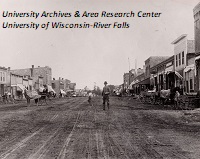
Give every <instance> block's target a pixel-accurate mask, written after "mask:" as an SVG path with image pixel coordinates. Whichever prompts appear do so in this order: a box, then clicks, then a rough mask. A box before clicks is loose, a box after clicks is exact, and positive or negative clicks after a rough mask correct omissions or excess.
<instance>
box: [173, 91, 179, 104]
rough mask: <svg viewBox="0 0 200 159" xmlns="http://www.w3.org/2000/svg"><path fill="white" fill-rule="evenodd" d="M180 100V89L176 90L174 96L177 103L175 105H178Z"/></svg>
mask: <svg viewBox="0 0 200 159" xmlns="http://www.w3.org/2000/svg"><path fill="white" fill-rule="evenodd" d="M179 101H180V93H179V91H178V90H176V92H175V96H174V102H175V103H174V104H175V106H178V104H179Z"/></svg>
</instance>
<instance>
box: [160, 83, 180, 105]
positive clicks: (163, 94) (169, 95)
mask: <svg viewBox="0 0 200 159" xmlns="http://www.w3.org/2000/svg"><path fill="white" fill-rule="evenodd" d="M176 91H178V92H179V91H180V88H179V87H174V88H171V89H167V90H164V89H162V90H161V91H160V93H159V94H160V100H161V101H162V105H163V106H164V105H165V103H166V102H167V101H171V104H174V99H175V95H176Z"/></svg>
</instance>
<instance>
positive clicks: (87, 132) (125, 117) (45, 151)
mask: <svg viewBox="0 0 200 159" xmlns="http://www.w3.org/2000/svg"><path fill="white" fill-rule="evenodd" d="M199 122H200V113H199V112H198V111H197V110H196V111H177V110H170V109H162V108H160V107H159V106H150V105H143V104H141V103H139V102H138V101H136V100H134V99H131V98H116V97H112V98H111V109H110V110H109V111H108V110H106V111H103V110H102V100H101V98H94V99H93V106H90V105H89V104H88V103H87V98H85V97H76V98H65V99H59V100H57V101H54V102H53V103H52V104H49V105H44V106H39V107H36V106H33V105H32V106H31V107H26V104H25V103H22V104H18V105H4V106H0V158H1V159H24V158H26V159H43V158H44V159H51V158H56V159H64V158H68V159H84V158H88V159H118V158H119V159H134V158H136V159H139V158H144V159H145V158H146V159H154V158H156V159H157V158H167V159H171V158H172V159H189V158H197V159H198V158H200V151H199V148H200V140H199V137H200V132H199V130H200V129H199V128H200V125H199Z"/></svg>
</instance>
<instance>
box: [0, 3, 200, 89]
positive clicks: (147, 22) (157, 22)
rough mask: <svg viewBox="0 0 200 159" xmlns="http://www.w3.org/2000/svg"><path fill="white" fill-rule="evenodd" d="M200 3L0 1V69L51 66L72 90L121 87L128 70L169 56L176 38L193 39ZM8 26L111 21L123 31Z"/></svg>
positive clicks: (54, 74) (53, 71)
mask: <svg viewBox="0 0 200 159" xmlns="http://www.w3.org/2000/svg"><path fill="white" fill-rule="evenodd" d="M197 3H199V0H123V1H121V0H109V1H108V0H95V1H93V0H74V1H71V0H51V1H50V0H28V1H27V0H17V1H16V0H1V1H0V6H1V7H0V12H1V16H0V22H1V27H0V48H1V52H0V55H1V56H0V66H4V67H11V69H18V68H29V67H31V65H35V67H37V66H50V67H51V68H52V74H53V77H55V78H58V77H62V78H67V79H69V80H71V81H72V82H76V83H77V88H84V87H85V86H88V87H90V88H92V87H93V85H94V82H96V84H97V85H99V86H100V87H102V86H103V82H104V81H105V80H106V81H108V83H109V84H114V85H117V84H121V83H122V82H123V74H124V72H128V69H129V62H128V58H129V61H130V67H131V68H134V67H135V60H137V67H138V68H139V67H143V64H144V61H145V60H146V59H147V58H148V57H149V56H161V55H163V56H171V55H173V45H172V44H171V42H172V41H174V40H175V39H176V38H177V37H178V36H180V35H181V34H188V37H189V39H194V22H193V8H194V6H195V5H196V4H197ZM3 11H9V12H14V11H16V12H29V13H30V12H31V11H34V12H38V13H40V14H41V13H42V12H43V11H47V12H53V11H57V12H59V11H61V12H71V13H72V17H70V18H38V19H34V18H8V17H3V16H2V13H3ZM75 11H80V13H82V12H84V11H88V12H97V13H101V12H102V11H107V12H130V11H133V12H134V13H137V12H138V11H142V12H160V13H162V14H161V16H160V17H159V18H138V17H137V16H135V17H134V18H130V17H129V18H101V17H96V18H95V17H90V18H83V17H80V18H77V17H73V15H74V12H75ZM3 22H9V23H14V22H16V23H31V22H34V23H39V24H42V23H47V22H63V23H84V22H87V23H91V24H92V23H93V22H101V23H114V22H119V23H121V22H127V23H129V24H130V27H129V28H126V29H112V28H110V29H92V28H90V29H52V28H48V29H47V30H44V29H41V28H39V29H38V30H34V29H8V28H7V29H6V28H2V24H3Z"/></svg>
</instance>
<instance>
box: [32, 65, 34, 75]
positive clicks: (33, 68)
mask: <svg viewBox="0 0 200 159" xmlns="http://www.w3.org/2000/svg"><path fill="white" fill-rule="evenodd" d="M33 69H34V65H32V67H31V77H33Z"/></svg>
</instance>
